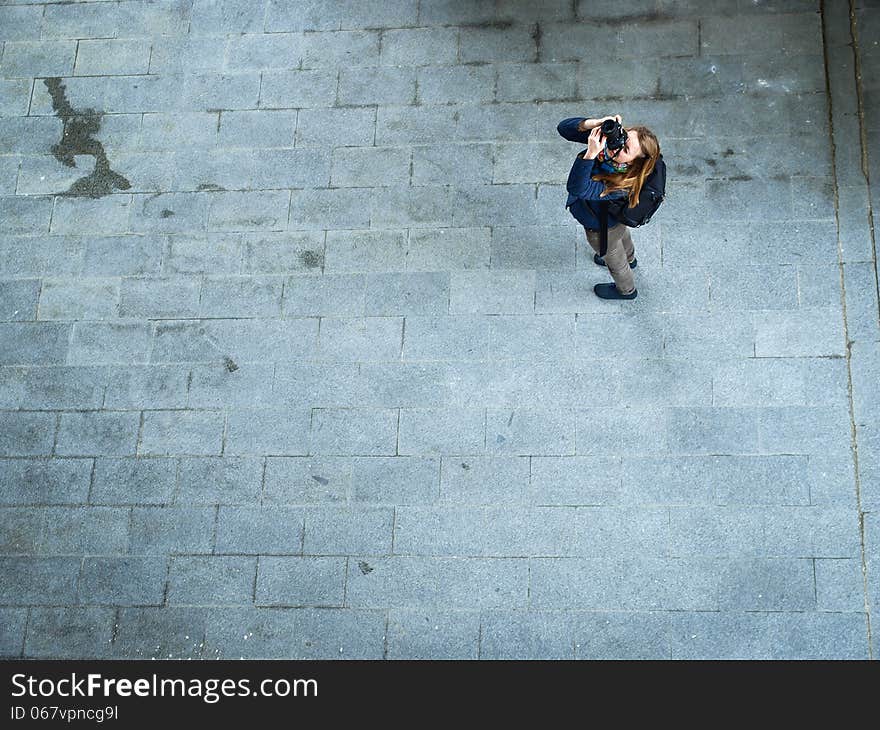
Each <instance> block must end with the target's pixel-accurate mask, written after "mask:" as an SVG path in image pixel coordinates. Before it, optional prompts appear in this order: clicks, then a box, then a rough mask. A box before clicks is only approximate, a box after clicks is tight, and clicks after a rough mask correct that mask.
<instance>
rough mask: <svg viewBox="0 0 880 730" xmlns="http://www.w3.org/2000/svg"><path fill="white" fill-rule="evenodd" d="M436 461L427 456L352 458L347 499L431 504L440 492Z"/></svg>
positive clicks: (399, 503) (381, 502) (380, 502)
mask: <svg viewBox="0 0 880 730" xmlns="http://www.w3.org/2000/svg"><path fill="white" fill-rule="evenodd" d="M440 463H441V462H440V459H438V458H437V457H430V456H419V457H414V456H387V457H386V456H377V457H355V458H354V459H352V463H351V477H350V479H351V499H352V500H353V501H355V502H365V503H379V504H394V505H407V504H431V503H433V502H434V501H436V499H437V493H438V490H439V488H440V474H441V466H440Z"/></svg>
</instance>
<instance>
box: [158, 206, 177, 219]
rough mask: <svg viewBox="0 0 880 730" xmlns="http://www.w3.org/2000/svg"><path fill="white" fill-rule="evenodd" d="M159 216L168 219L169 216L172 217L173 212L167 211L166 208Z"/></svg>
mask: <svg viewBox="0 0 880 730" xmlns="http://www.w3.org/2000/svg"><path fill="white" fill-rule="evenodd" d="M159 215H160V216H162V217H163V218H170V217H171V216H173V215H174V211H173V210H168V208H163V210H162V212H161V213H160V214H159Z"/></svg>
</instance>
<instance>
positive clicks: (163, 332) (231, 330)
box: [150, 318, 318, 365]
mask: <svg viewBox="0 0 880 730" xmlns="http://www.w3.org/2000/svg"><path fill="white" fill-rule="evenodd" d="M317 335H318V320H317V319H306V318H300V319H288V320H271V319H268V320H259V319H255V320H235V319H226V320H223V319H214V320H201V321H197V322H191V321H186V320H183V321H179V322H173V321H171V322H165V323H159V324H158V325H157V326H156V336H155V339H154V342H153V349H152V351H151V353H150V355H151V359H152V361H153V362H214V363H216V362H218V361H222V362H223V363H224V364H226V358H227V357H229V358H231V359H232V360H233V362H235V363H236V364H237V365H241V364H243V363H248V362H261V363H265V362H272V361H273V360H275V359H276V358H277V356H278V353H279V352H284V353H285V355H286V357H287V358H288V359H293V360H296V359H303V358H311V357H313V355H314V352H315V347H316V344H317ZM221 343H222V344H223V345H224V347H221Z"/></svg>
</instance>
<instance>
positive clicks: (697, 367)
mask: <svg viewBox="0 0 880 730" xmlns="http://www.w3.org/2000/svg"><path fill="white" fill-rule="evenodd" d="M629 372H630V377H631V381H630V383H631V384H630V383H627V384H626V385H624V386H623V387H621V392H620V395H619V402H620V403H622V404H625V405H633V406H649V405H661V406H663V405H665V406H710V405H712V404H713V394H714V393H713V381H712V376H711V374H710V373H708V372H706V367H705V366H704V365H701V364H700V363H697V362H692V361H687V360H671V359H663V360H636V361H634V362H633V364H632V365H631V366H630V369H629Z"/></svg>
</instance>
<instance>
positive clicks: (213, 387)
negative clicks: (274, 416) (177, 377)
mask: <svg viewBox="0 0 880 730" xmlns="http://www.w3.org/2000/svg"><path fill="white" fill-rule="evenodd" d="M169 367H175V366H169ZM274 371H275V365H274V364H272V363H269V364H266V365H263V364H260V363H244V364H242V365H238V364H237V363H235V362H234V361H233V360H232V359H231V358H230V359H229V361H228V362H224V363H222V364H221V363H216V364H209V365H194V366H193V367H192V369H190V370H189V376H188V378H187V381H188V384H189V389H188V393H187V396H186V400H187V405H189V407H190V408H223V407H227V406H234V407H237V408H256V407H259V406H271V405H272V404H273V403H274V401H273V397H272V392H271V391H272V377H273V375H274Z"/></svg>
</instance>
